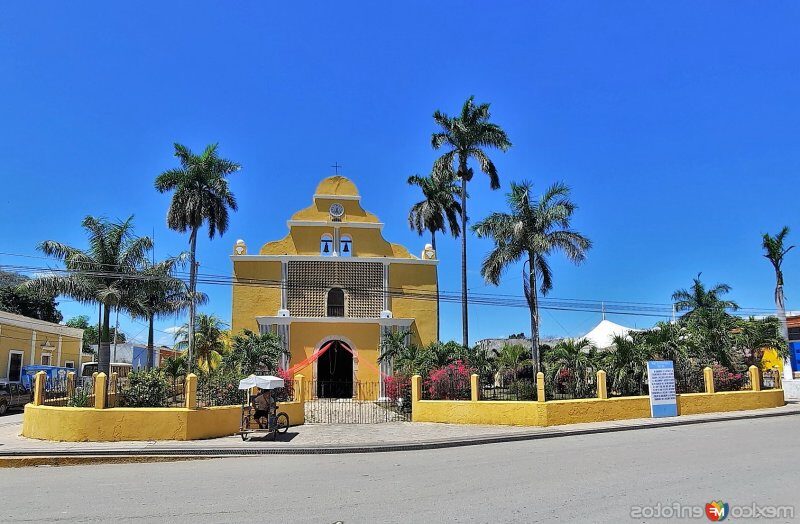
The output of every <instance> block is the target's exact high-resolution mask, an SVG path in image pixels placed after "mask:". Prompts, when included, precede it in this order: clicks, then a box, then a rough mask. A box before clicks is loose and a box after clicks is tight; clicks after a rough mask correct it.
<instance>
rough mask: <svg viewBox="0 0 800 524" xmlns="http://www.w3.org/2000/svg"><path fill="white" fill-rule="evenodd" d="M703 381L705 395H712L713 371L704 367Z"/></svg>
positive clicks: (713, 390)
mask: <svg viewBox="0 0 800 524" xmlns="http://www.w3.org/2000/svg"><path fill="white" fill-rule="evenodd" d="M703 381H704V382H705V383H706V393H708V394H712V393H714V392H715V391H716V390H715V389H714V370H713V369H711V368H710V367H708V366H706V367H704V368H703Z"/></svg>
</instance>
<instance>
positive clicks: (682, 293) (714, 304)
mask: <svg viewBox="0 0 800 524" xmlns="http://www.w3.org/2000/svg"><path fill="white" fill-rule="evenodd" d="M700 275H702V273H698V274H697V277H695V278H694V279H693V281H692V287H691V288H690V289H688V290H686V289H678V290H676V291H675V292H674V293H673V294H672V300H673V302H674V303H675V311H678V312H680V311H686V313H685V314H684V315H683V316H682V318H685V319H689V318H691V317H692V316H693V315H696V314H699V313H701V312H709V311H719V310H722V311H724V310H727V309H730V310H733V311H736V310H737V309H739V306H738V304H736V302H734V301H732V300H723V299H722V298H720V297H721V296H722V295H725V294H727V293H730V291H731V287H730V286H729V285H728V284H717V285H715V286H714V287H712V288H711V289H706V286H705V284H703V282H702V281H701V280H700Z"/></svg>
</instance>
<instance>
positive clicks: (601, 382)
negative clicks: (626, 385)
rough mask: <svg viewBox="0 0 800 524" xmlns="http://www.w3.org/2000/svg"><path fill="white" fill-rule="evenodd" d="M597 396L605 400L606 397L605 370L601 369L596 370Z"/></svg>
mask: <svg viewBox="0 0 800 524" xmlns="http://www.w3.org/2000/svg"><path fill="white" fill-rule="evenodd" d="M597 398H599V399H601V400H605V399H607V398H608V387H606V372H605V371H603V370H602V369H601V370H599V371H598V372H597Z"/></svg>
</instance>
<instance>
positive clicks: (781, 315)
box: [775, 275, 794, 380]
mask: <svg viewBox="0 0 800 524" xmlns="http://www.w3.org/2000/svg"><path fill="white" fill-rule="evenodd" d="M775 309H776V310H777V313H778V320H779V321H780V323H781V335H783V340H785V341H786V344H787V346H788V344H789V327H788V326H787V325H786V304H785V302H784V297H783V278H782V276H781V275H777V285H776V286H775ZM783 378H784V379H786V380H793V379H794V370H793V369H792V358H791V356H788V355H787V357H786V358H785V359H784V361H783Z"/></svg>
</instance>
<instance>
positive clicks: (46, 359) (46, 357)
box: [42, 353, 53, 366]
mask: <svg viewBox="0 0 800 524" xmlns="http://www.w3.org/2000/svg"><path fill="white" fill-rule="evenodd" d="M52 360H53V355H51V354H50V353H42V365H43V366H50V365H51V364H50V362H52Z"/></svg>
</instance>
